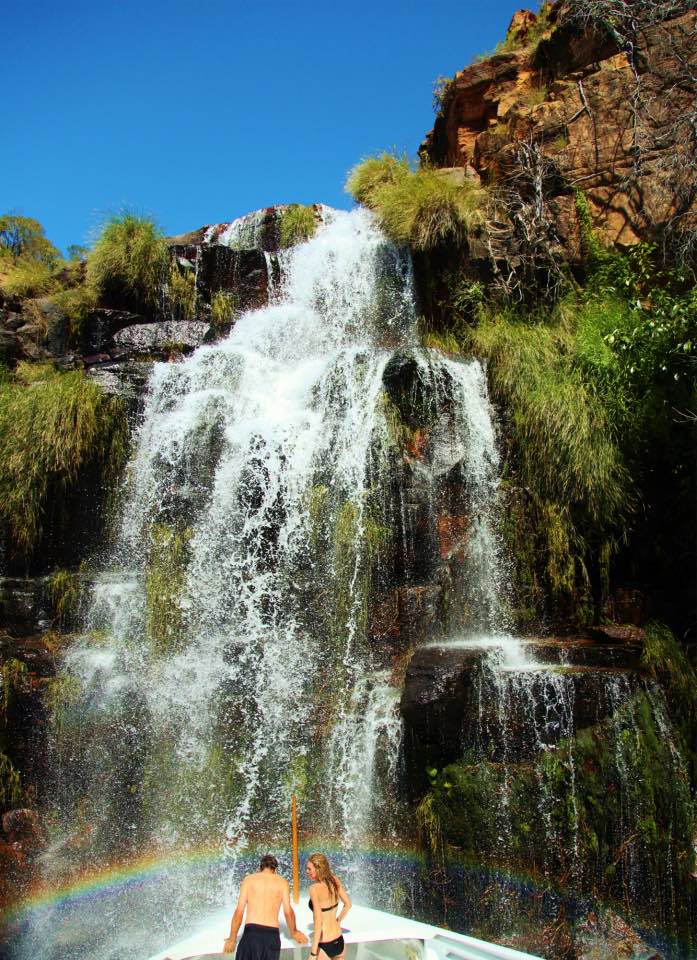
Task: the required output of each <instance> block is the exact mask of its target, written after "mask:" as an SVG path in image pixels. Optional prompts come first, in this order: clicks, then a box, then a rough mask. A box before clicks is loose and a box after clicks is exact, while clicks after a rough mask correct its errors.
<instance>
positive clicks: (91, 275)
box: [87, 213, 169, 307]
mask: <svg viewBox="0 0 697 960" xmlns="http://www.w3.org/2000/svg"><path fill="white" fill-rule="evenodd" d="M168 264H169V255H168V250H167V244H166V242H165V238H164V234H163V233H162V231H161V230H160V228H159V227H158V226H157V225H156V224H155V222H154V221H153V220H152V219H151V218H149V217H140V216H136V215H135V214H133V213H122V214H117V215H115V216H113V217H111V219H110V220H108V221H107V223H106V224H105V226H104V227H103V229H102V232H101V233H100V235H99V237H98V238H97V241H96V243H95V244H94V247H93V248H92V250H91V251H90V254H89V256H88V260H87V277H88V280H89V282H90V283H91V284H92V285H93V286H94V287H95V289H96V290H98V291H99V293H100V295H101V296H103V297H105V298H106V299H107V300H111V299H114V300H115V301H118V300H119V299H120V298H122V297H124V296H126V297H127V298H129V299H131V300H132V301H133V302H134V303H135V304H139V305H145V306H150V307H153V306H156V305H157V303H158V301H159V298H160V296H161V291H162V287H163V284H164V281H165V279H166V276H167V267H168Z"/></svg>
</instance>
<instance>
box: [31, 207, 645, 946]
mask: <svg viewBox="0 0 697 960" xmlns="http://www.w3.org/2000/svg"><path fill="white" fill-rule="evenodd" d="M322 216H323V219H324V223H323V225H322V226H321V228H320V229H319V230H318V232H317V234H316V236H315V237H314V238H313V239H312V240H310V241H309V242H307V243H304V244H302V245H300V246H297V247H294V248H292V249H290V250H284V251H281V252H280V253H271V252H269V251H266V252H265V257H266V263H267V268H268V272H269V277H270V278H272V280H273V283H272V284H270V287H269V306H267V307H265V308H263V309H259V310H254V311H250V312H248V313H246V314H244V315H243V316H241V317H240V318H239V319H238V320H237V322H236V323H235V326H234V328H233V330H232V332H231V333H230V335H229V336H228V338H227V339H226V340H224V341H222V342H219V343H217V344H215V345H212V346H205V347H202V348H200V349H199V350H197V351H196V353H194V354H193V355H192V356H191V357H189V358H188V359H186V360H184V361H183V362H181V363H176V364H156V365H155V368H154V372H153V374H152V377H151V380H150V384H149V389H148V393H147V397H146V403H145V409H144V412H143V417H142V423H141V426H140V428H139V430H138V433H137V436H136V443H135V453H134V456H133V459H132V462H131V464H130V467H129V472H128V477H127V480H126V482H125V485H124V489H123V491H122V509H121V520H120V526H119V529H118V534H117V537H116V545H115V547H114V549H113V552H112V554H111V556H110V558H109V560H108V562H107V563H106V564H105V568H104V570H103V571H102V573H101V574H100V575H99V577H98V580H97V583H96V586H95V589H94V594H93V597H92V602H91V607H90V611H89V614H88V617H87V622H86V627H85V632H84V636H83V637H82V638H81V640H79V641H77V642H75V643H74V644H73V645H72V646H71V648H70V650H69V653H68V654H67V655H66V657H65V661H64V664H63V671H62V676H61V679H60V684H59V689H60V690H61V691H62V693H63V696H62V700H61V702H60V703H57V704H56V710H55V714H54V736H55V740H56V757H57V763H56V776H55V790H56V811H55V821H56V822H57V824H58V828H57V830H56V839H55V842H54V843H53V845H52V846H51V853H50V857H49V860H48V863H47V865H46V872H47V874H51V873H53V875H54V876H55V877H56V878H58V879H60V877H61V876H63V875H70V874H71V872H73V871H74V870H75V867H76V865H81V866H84V867H91V866H95V865H99V864H103V863H104V862H108V861H109V860H111V859H112V858H118V857H124V856H131V857H133V856H137V855H138V854H140V853H142V852H153V851H156V852H157V853H158V855H161V854H163V853H164V852H167V851H174V852H176V853H179V854H184V855H187V854H188V853H190V854H191V855H192V856H193V855H194V853H195V851H197V850H199V849H200V848H201V846H202V845H206V844H210V845H212V847H213V849H215V850H216V851H217V852H218V853H219V854H222V853H223V851H224V852H225V856H224V857H221V856H218V857H217V858H216V860H215V864H214V866H212V867H211V868H210V869H208V868H206V869H205V870H204V871H203V873H198V874H196V876H195V879H192V874H191V873H183V874H180V873H179V872H178V871H177V870H176V869H168V868H164V867H163V868H162V870H161V883H160V885H159V887H158V889H157V891H156V892H155V893H144V894H143V895H142V896H139V897H137V898H136V899H135V900H134V899H132V898H131V897H130V893H129V894H128V895H123V896H122V897H121V900H120V904H119V907H118V909H114V910H113V912H112V914H110V916H109V918H108V920H107V922H106V925H105V921H104V918H103V916H102V915H101V914H100V913H98V912H97V913H91V912H90V911H89V910H87V909H79V910H76V911H74V913H73V914H72V915H71V918H70V923H69V925H68V928H69V930H70V931H71V932H70V936H69V937H67V936H64V937H62V938H61V937H58V936H56V934H55V929H54V928H55V914H54V913H53V912H51V911H49V912H48V913H46V914H44V915H42V916H41V917H40V919H39V920H38V921H37V923H36V925H35V929H34V930H33V931H32V932H31V935H29V936H28V937H27V938H26V949H24V950H22V951H20V953H18V957H21V958H22V960H28V958H29V957H30V956H31V957H41V958H43V960H66V958H67V957H68V956H70V957H71V958H73V957H76V958H77V957H80V958H81V957H84V958H85V960H86V958H88V957H89V958H90V960H116V958H117V957H122V956H124V955H126V953H127V954H128V955H129V956H131V957H133V958H138V957H146V956H148V955H149V953H151V952H152V949H153V948H154V947H155V946H156V945H162V944H164V943H166V942H167V940H168V939H171V938H172V936H173V935H174V934H176V935H177V936H178V935H180V934H181V932H182V930H183V929H186V928H188V927H190V926H191V925H192V924H193V923H196V922H198V921H199V920H200V918H201V917H203V916H204V915H205V914H206V911H208V910H211V909H213V908H214V907H215V908H217V907H219V906H220V905H221V904H222V903H227V902H229V901H230V899H231V896H232V893H233V889H234V884H235V882H236V881H237V879H238V876H239V872H240V870H242V869H246V868H247V866H248V863H247V861H245V860H244V852H245V851H246V850H249V849H250V848H251V847H253V846H254V844H257V843H259V844H260V843H263V844H265V845H268V846H269V847H270V848H271V849H275V850H276V851H277V852H279V853H280V854H283V851H284V850H285V848H286V847H287V819H288V798H289V795H290V793H291V792H296V793H297V794H298V797H299V799H300V806H301V812H302V817H303V827H304V829H305V831H306V833H310V832H311V833H312V835H313V837H316V838H317V839H318V842H319V840H320V839H321V840H322V841H325V840H326V841H329V842H332V843H335V844H338V846H339V847H340V848H341V849H342V850H343V851H344V857H343V860H342V870H346V871H347V875H348V876H349V879H350V887H351V889H352V892H353V893H354V896H357V897H358V898H360V899H362V900H363V901H364V902H369V903H370V902H371V901H372V902H374V903H375V904H376V905H385V903H389V902H393V903H394V904H398V903H400V902H402V901H403V900H404V899H405V898H406V899H407V900H409V894H408V892H407V891H406V889H405V887H404V885H403V884H402V885H400V883H401V882H398V881H397V880H396V879H395V877H394V876H385V875H384V874H380V875H379V876H378V875H377V874H375V870H374V866H373V865H371V864H370V863H368V862H367V861H366V860H365V859H363V858H362V854H361V851H362V850H364V849H365V848H366V847H367V846H369V845H371V844H382V845H386V844H387V845H390V844H393V845H395V846H396V844H397V843H398V840H399V834H400V828H401V824H402V823H403V821H404V819H405V818H404V816H403V815H402V814H403V812H404V811H403V808H402V806H401V804H402V800H401V796H402V794H401V792H400V783H401V774H400V763H401V762H402V759H403V757H402V753H401V744H402V723H401V720H400V716H399V696H400V684H401V679H402V676H403V670H404V667H405V655H408V654H409V653H410V650H409V649H408V644H407V645H406V647H405V644H404V639H403V638H400V641H399V643H395V645H394V646H393V647H390V645H389V643H386V644H383V645H381V644H380V643H375V642H371V641H372V639H373V637H374V631H375V629H376V628H375V626H374V624H373V623H372V622H371V617H373V616H374V615H375V607H376V598H377V601H378V603H377V605H378V606H379V605H380V603H383V602H384V603H386V604H387V606H388V607H389V603H388V601H389V600H390V597H393V596H394V594H395V593H400V590H401V594H400V599H399V603H400V604H402V607H403V609H402V614H401V616H402V618H403V620H404V618H405V617H407V618H408V616H409V614H408V609H409V607H408V604H409V603H411V602H412V601H413V602H416V601H417V600H418V599H419V598H423V596H424V595H425V592H426V593H427V592H428V590H433V588H432V586H428V585H426V586H424V576H423V569H422V567H423V565H424V563H426V562H427V561H426V560H425V559H424V556H425V555H426V554H429V556H430V553H433V549H432V545H431V546H428V543H427V541H428V536H430V537H431V540H433V539H434V536H433V529H434V527H435V528H437V533H436V535H435V539H438V538H440V550H441V552H440V555H438V551H437V550H436V551H435V559H434V557H431V559H430V560H428V562H429V563H431V567H432V569H431V574H432V573H433V569H436V568H437V569H438V570H440V571H441V573H442V572H443V570H444V569H445V568H446V567H447V569H448V570H449V572H448V574H447V576H446V577H445V580H444V581H443V584H442V585H441V586H439V587H437V588H435V589H436V591H438V592H439V596H441V598H443V597H444V596H445V595H446V594H447V598H448V602H447V605H446V604H444V605H443V609H441V610H440V611H439V614H438V616H437V617H435V618H434V621H433V622H434V627H433V633H434V634H437V636H438V637H439V639H438V641H437V642H439V644H440V646H441V647H443V646H446V647H447V646H455V647H459V646H462V647H464V648H466V649H467V650H469V651H471V650H475V651H480V652H481V654H482V659H481V661H480V664H479V666H480V670H479V673H478V674H477V677H476V682H475V684H474V687H475V688H476V689H475V692H476V693H477V694H478V698H479V707H478V711H477V718H478V719H477V723H476V724H475V725H473V726H472V729H470V730H468V731H464V730H463V736H462V744H461V747H462V751H463V752H466V753H467V755H468V757H469V758H470V759H471V760H472V761H473V762H474V763H486V762H489V761H492V760H493V761H494V762H495V764H496V765H497V771H498V773H497V775H496V777H495V778H494V779H492V780H491V784H490V787H491V791H492V796H493V794H494V793H495V795H496V803H495V806H496V817H497V819H496V824H495V829H496V833H497V836H498V841H497V842H498V843H499V844H500V853H501V854H502V855H504V856H507V855H508V853H509V852H510V851H512V850H513V844H514V840H513V834H514V824H513V817H514V813H513V804H514V801H515V791H514V790H513V786H512V784H513V779H514V777H515V770H514V769H513V768H514V767H515V764H516V762H517V761H518V760H519V759H520V756H521V753H522V755H524V757H525V758H526V759H529V758H530V757H532V756H533V755H536V754H537V755H543V759H544V756H545V755H546V753H547V751H548V748H549V749H551V750H553V749H554V747H555V745H556V744H557V743H558V742H559V741H561V740H564V739H567V740H568V739H569V738H570V737H571V736H572V734H573V733H574V730H575V716H576V711H575V706H574V696H575V687H574V685H573V683H572V682H571V681H570V680H569V678H567V676H566V675H565V674H564V673H563V672H559V671H556V670H552V669H550V667H549V665H548V664H545V663H544V662H538V660H537V659H536V658H534V657H533V656H531V655H530V653H529V651H528V648H527V647H526V645H525V644H524V643H522V642H521V641H520V640H518V639H516V638H515V637H514V636H513V635H512V632H511V629H510V625H509V621H508V616H507V602H508V589H507V581H508V571H507V563H506V555H505V550H504V548H503V543H502V538H501V534H500V523H499V511H500V497H499V478H500V470H501V465H500V461H499V454H498V450H497V444H496V432H495V418H494V415H493V410H492V408H491V405H490V402H489V398H488V393H487V387H486V376H485V372H484V370H483V368H482V366H481V364H480V363H479V362H478V361H477V360H474V359H470V360H468V361H456V360H454V359H449V358H446V357H444V356H443V355H442V354H441V353H440V352H438V351H428V350H424V349H423V348H421V347H419V346H418V341H417V334H416V310H415V298H414V291H413V283H412V274H411V263H410V260H409V258H408V257H407V256H406V255H405V254H404V253H403V252H400V251H398V250H397V249H395V248H394V247H392V246H391V245H390V244H389V243H387V242H386V240H385V238H384V237H383V235H382V234H381V233H380V231H379V230H378V229H377V227H376V225H375V223H374V221H373V220H372V218H371V215H370V214H368V213H367V212H365V211H362V210H357V211H354V212H352V213H350V214H346V213H334V212H329V211H326V210H324V211H322ZM263 229H265V227H264V218H263V216H261V215H256V216H252V217H251V218H242V220H240V221H235V222H234V223H233V224H231V225H229V226H228V227H227V229H226V230H225V231H222V232H220V231H217V232H216V231H213V232H211V233H210V236H209V237H208V238H207V239H208V241H212V240H214V239H215V240H217V242H223V243H225V242H227V243H230V244H231V245H237V246H240V245H244V244H245V243H250V242H252V241H254V242H257V241H258V240H259V237H260V236H261V232H262V231H263ZM213 234H215V236H214V235H213ZM400 357H401V360H400ZM405 358H406V359H405ZM402 362H404V363H407V364H411V365H412V367H411V380H410V382H411V383H412V385H413V395H410V396H409V397H408V398H407V401H408V402H407V404H406V407H405V409H406V408H409V407H411V408H414V409H417V408H418V414H419V415H418V417H417V420H419V421H420V422H421V421H422V422H423V423H426V424H427V425H428V427H427V430H425V431H421V430H420V428H418V427H417V426H416V425H415V424H411V425H410V424H406V425H405V423H404V422H401V423H399V424H397V425H396V426H395V417H394V412H395V406H394V401H395V397H397V399H399V396H398V394H399V389H401V388H400V387H399V383H397V386H396V387H395V383H394V382H393V381H394V378H393V379H392V380H391V374H390V369H391V368H392V367H393V366H394V365H395V364H397V367H399V364H400V363H402ZM397 381H399V377H397ZM390 383H392V388H390ZM395 390H396V393H395ZM397 419H399V418H397ZM395 428H396V429H397V431H398V432H399V431H405V430H406V432H407V433H408V434H409V437H408V439H407V441H405V442H407V447H408V448H409V449H410V450H412V453H410V454H409V456H406V454H405V452H404V445H403V441H404V437H401V440H400V444H395V438H394V432H395ZM422 433H424V434H428V436H427V439H426V440H424V439H423V437H422V436H421V434H422ZM422 443H423V444H425V445H426V446H427V447H428V456H427V457H422V455H421V452H420V449H421V445H422ZM407 461H408V463H407ZM405 471H407V472H408V473H409V477H408V478H406V473H405ZM400 478H401V479H400ZM407 479H408V482H407ZM402 481H404V482H402ZM453 487H454V488H455V489H456V494H455V495H453V493H452V488H453ZM453 496H454V501H457V502H451V500H453ZM436 513H438V517H436ZM441 522H442V530H441V527H440V524H441ZM424 530H429V531H431V533H430V534H428V535H426V534H424ZM396 541H399V542H398V543H396ZM451 541H452V543H451ZM429 551H430V553H429ZM422 554H423V556H422ZM395 556H399V557H400V559H399V561H395V560H394V557H395ZM451 559H452V563H451ZM395 563H396V565H397V566H398V567H399V568H400V572H399V575H396V574H395V570H394V569H393V568H392V566H394V564H395ZM391 565H392V566H391ZM448 565H449V566H448ZM438 575H440V574H438ZM395 577H396V580H397V581H399V580H400V577H401V583H402V584H403V585H404V586H403V588H399V589H398V590H396V591H395V589H394V582H393V581H394V580H395ZM427 579H428V578H427V577H426V580H427ZM419 602H420V601H419ZM446 607H447V609H446ZM405 609H406V610H407V614H405V613H404V610H405ZM387 619H389V617H388V618H387ZM444 625H445V626H444ZM378 632H379V631H378ZM387 632H388V634H389V628H388V631H387ZM429 639H433V637H430V636H429V635H428V634H427V635H426V636H423V635H421V636H419V637H417V638H416V639H413V640H411V641H410V643H411V644H412V646H413V645H418V644H419V643H423V641H424V640H426V641H428V640H429ZM399 644H402V646H401V647H400V646H399ZM607 690H608V693H607V699H608V700H612V699H613V698H614V699H615V700H617V701H618V703H617V704H615V707H616V709H615V713H617V715H618V716H619V714H620V710H619V707H620V706H621V702H624V699H623V698H625V694H624V692H623V691H621V690H620V689H619V686H618V684H617V682H615V681H614V680H612V679H611V680H610V682H609V684H608V685H607ZM612 712H613V711H612V710H610V711H608V713H609V714H612ZM619 723H620V721H618V724H619ZM620 726H621V725H620ZM625 729H626V727H621V729H620V727H618V736H624V733H623V731H624V730H625ZM565 762H566V767H565V770H566V771H567V772H568V771H570V774H569V775H570V776H571V782H570V784H569V790H568V795H569V798H570V802H571V809H572V813H573V811H574V810H575V809H576V808H574V806H573V805H574V804H575V803H576V792H575V790H576V788H575V782H574V779H573V777H574V769H575V768H574V760H573V756H572V754H571V752H570V750H569V754H568V757H567V758H566V761H565ZM627 763H628V760H627V756H626V752H623V750H621V749H620V748H619V747H618V752H617V764H618V769H620V766H621V765H622V764H625V766H626V765H627ZM549 780H550V777H549V771H548V769H547V767H545V766H544V762H543V765H542V766H540V768H539V770H538V773H537V781H538V785H539V790H540V797H541V801H540V810H541V814H542V818H543V821H544V823H545V825H546V830H547V834H546V836H547V841H548V842H549V841H550V840H554V839H555V838H557V837H562V836H565V835H566V834H564V832H563V830H562V829H561V828H560V826H559V824H558V817H557V810H556V808H555V803H556V802H557V801H556V799H555V797H554V795H553V793H552V791H551V789H550V788H549ZM575 816H576V820H575V821H574V823H573V824H572V827H573V829H572V838H576V837H577V836H578V829H579V827H578V812H577V810H576V814H575ZM310 824H311V825H312V829H311V831H310V829H309V825H310ZM575 843H576V840H575V839H574V840H573V842H572V844H571V845H572V846H574V844H575ZM578 860H579V856H578V850H577V849H576V848H574V851H573V852H572V856H571V869H572V871H573V870H575V869H577V864H578ZM374 874H375V875H374ZM409 882H411V881H409ZM407 885H408V884H407ZM506 895H507V894H506V891H505V890H504V891H503V895H502V897H501V898H499V901H498V903H499V906H501V905H505V898H506ZM411 901H412V909H415V907H414V906H413V902H414V892H413V890H412V893H411ZM146 930H147V935H146V933H145V932H144V931H146Z"/></svg>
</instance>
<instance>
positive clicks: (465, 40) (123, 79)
mask: <svg viewBox="0 0 697 960" xmlns="http://www.w3.org/2000/svg"><path fill="white" fill-rule="evenodd" d="M520 5H521V4H520V3H516V2H514V0H488V2H484V3H481V2H469V0H459V2H456V0H438V2H430V0H372V2H371V0H352V2H350V3H347V2H343V3H335V2H331V0H327V2H324V3H319V2H309V0H307V2H293V0H287V2H282V0H246V2H242V0H190V2H182V0H119V2H116V0H89V2H88V0H80V2H78V0H67V2H55V0H41V2H35V0H15V2H10V0H7V2H6V3H5V4H4V5H3V14H2V18H1V19H2V34H3V42H2V48H3V76H4V81H5V82H4V84H3V90H4V94H3V106H2V120H1V121H0V131H1V134H2V149H1V150H0V212H6V211H13V212H15V213H20V214H23V215H25V216H31V217H35V218H36V219H38V220H40V221H41V222H42V223H43V224H44V226H45V227H46V232H47V235H48V237H49V238H50V239H51V240H52V241H53V242H54V243H55V244H57V245H58V246H59V247H62V248H65V247H66V246H67V245H68V244H70V243H84V242H87V241H88V240H89V239H90V236H91V235H92V234H93V232H94V229H95V226H96V224H97V223H98V222H99V219H100V217H103V216H104V215H105V214H108V213H109V212H111V211H114V210H118V209H120V208H122V207H123V206H129V207H131V208H134V209H136V210H138V211H140V212H147V213H151V214H153V215H154V216H155V217H156V218H157V220H158V221H159V223H160V224H161V225H162V227H163V228H164V229H165V230H166V231H167V233H170V234H171V233H179V232H182V231H184V230H190V229H194V228H195V227H198V226H200V225H202V224H204V223H212V222H220V221H225V220H230V219H232V218H234V217H236V216H239V215H240V214H242V213H246V212H248V211H249V210H253V209H256V208H257V207H262V206H267V205H269V204H272V203H283V202H298V203H311V202H314V201H320V202H324V203H329V204H331V205H333V206H344V207H346V206H348V205H349V199H348V197H347V196H346V195H345V194H344V193H343V183H344V179H345V175H346V172H347V170H348V169H349V168H350V167H351V166H352V165H353V164H354V163H356V162H357V161H358V160H359V159H360V158H361V157H363V156H365V155H366V154H369V153H373V152H375V151H378V150H382V149H385V148H391V147H396V148H397V149H398V150H400V151H401V150H406V151H407V153H409V154H410V155H411V156H413V155H414V154H415V152H416V149H417V147H418V145H419V143H420V142H421V140H422V138H423V136H424V134H425V133H426V132H427V131H428V130H429V129H430V128H431V126H432V121H433V112H432V108H431V97H432V87H433V81H434V80H435V78H436V77H437V76H438V75H439V74H446V75H452V74H453V73H454V72H455V71H456V70H458V69H461V68H462V67H463V66H464V65H465V64H467V63H468V62H469V61H470V60H471V58H472V56H473V55H474V54H476V53H478V52H481V51H484V50H489V49H491V48H492V47H494V46H495V44H496V42H497V41H498V40H500V39H502V38H503V36H504V34H505V30H506V27H507V25H508V22H509V20H510V17H511V16H512V14H513V12H514V10H516V9H517V8H518V7H519V6H520ZM535 6H536V4H533V7H535Z"/></svg>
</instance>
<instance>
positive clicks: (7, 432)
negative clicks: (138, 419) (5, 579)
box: [0, 363, 128, 558]
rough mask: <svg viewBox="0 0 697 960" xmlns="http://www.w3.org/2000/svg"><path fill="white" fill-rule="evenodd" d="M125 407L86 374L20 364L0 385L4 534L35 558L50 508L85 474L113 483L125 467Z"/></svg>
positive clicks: (15, 548)
mask: <svg viewBox="0 0 697 960" xmlns="http://www.w3.org/2000/svg"><path fill="white" fill-rule="evenodd" d="M127 429H128V428H127V421H126V416H125V411H124V407H123V401H122V400H121V399H120V398H116V397H106V396H104V395H103V394H102V393H101V391H100V390H99V389H98V387H97V386H96V385H95V384H93V383H92V382H91V381H90V380H89V379H88V378H87V377H86V376H85V375H84V374H83V373H82V372H81V371H71V372H69V373H59V372H58V371H56V370H55V369H54V368H53V367H52V366H51V365H50V364H26V363H21V364H19V366H18V368H17V371H16V372H15V375H14V376H13V377H6V378H5V379H4V381H2V382H0V534H2V535H4V539H6V540H7V542H8V543H9V545H10V549H11V552H12V553H14V554H16V555H19V556H23V557H27V558H28V557H30V556H31V554H32V552H33V551H34V550H35V549H36V548H37V546H38V545H39V542H40V540H41V536H42V533H43V527H44V521H45V518H46V515H47V513H48V511H49V507H50V506H51V503H52V502H53V500H54V498H56V500H57V502H62V500H63V498H64V497H65V496H66V495H68V494H69V493H72V492H74V490H75V488H76V487H77V484H78V480H79V479H80V476H81V474H82V472H83V471H84V470H87V469H89V468H94V467H96V468H98V470H99V471H100V474H101V475H102V476H103V477H104V478H108V477H110V476H115V475H116V472H117V471H118V470H119V469H120V468H121V466H122V465H123V463H124V460H125V453H126V438H127Z"/></svg>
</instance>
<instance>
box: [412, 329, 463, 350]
mask: <svg viewBox="0 0 697 960" xmlns="http://www.w3.org/2000/svg"><path fill="white" fill-rule="evenodd" d="M421 343H422V344H423V346H424V347H428V349H429V350H441V351H442V352H443V353H460V349H461V348H460V344H459V342H458V340H457V337H456V336H455V335H454V334H453V333H450V331H445V332H443V333H435V332H433V331H428V332H426V333H424V334H423V336H422V337H421Z"/></svg>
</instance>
